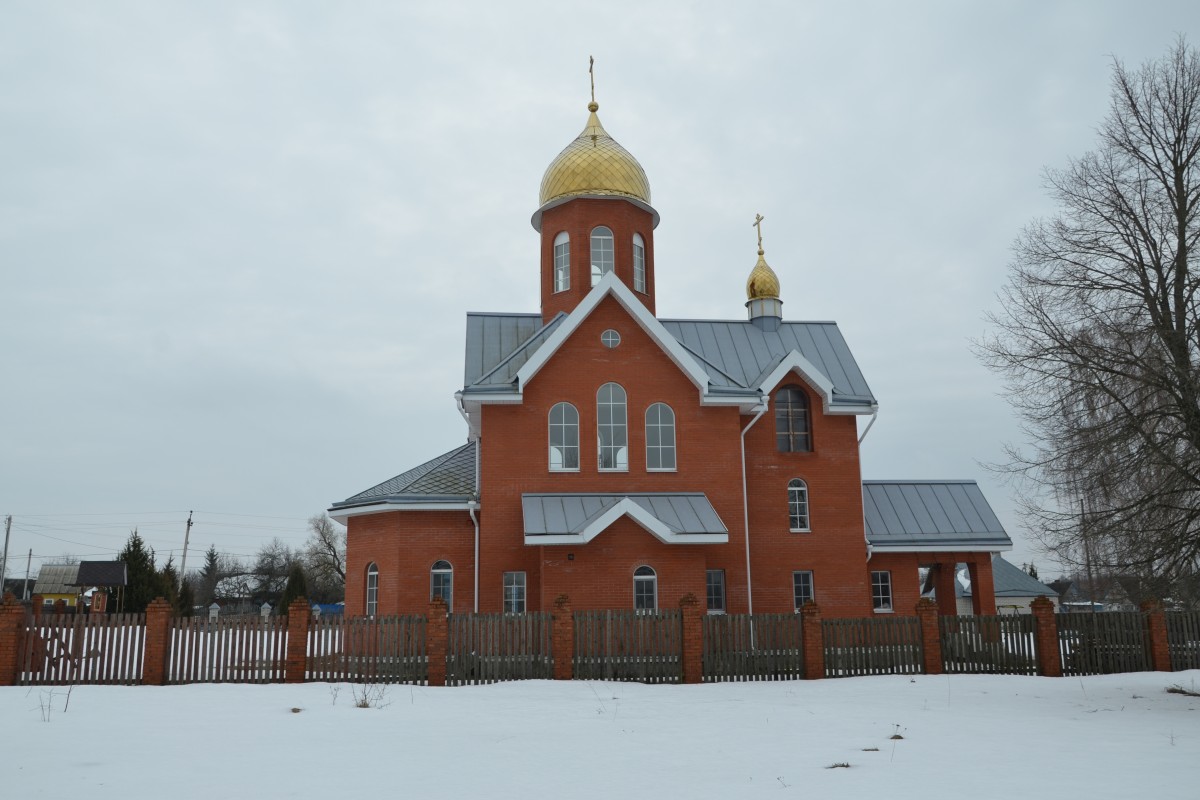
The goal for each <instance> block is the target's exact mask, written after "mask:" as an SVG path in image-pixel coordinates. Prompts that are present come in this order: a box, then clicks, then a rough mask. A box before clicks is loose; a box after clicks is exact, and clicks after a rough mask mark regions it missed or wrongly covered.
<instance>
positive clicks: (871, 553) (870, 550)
mask: <svg viewBox="0 0 1200 800" xmlns="http://www.w3.org/2000/svg"><path fill="white" fill-rule="evenodd" d="M878 416H879V407H878V406H876V407H875V410H874V411H872V412H871V421H870V422H868V423H867V429H866V430H865V431H863V432H862V436H860V437H858V443H859V444H862V443H863V439H865V438H867V434H868V433H870V432H871V426H872V425H874V424H875V419H876V418H877V417H878ZM858 489H859V497H860V498H861V497H862V494H861V492H862V454H861V453H860V454H859V456H858ZM862 504H863V541H864V542H866V545H867V563H868V564H870V563H871V557H872V556H874V555H875V548H873V547H871V540H870V539H868V538H867V501H866V499H865V498H864V499H863V501H862Z"/></svg>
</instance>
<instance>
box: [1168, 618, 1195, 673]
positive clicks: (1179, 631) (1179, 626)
mask: <svg viewBox="0 0 1200 800" xmlns="http://www.w3.org/2000/svg"><path fill="white" fill-rule="evenodd" d="M1166 617H1167V642H1168V647H1169V649H1170V651H1171V669H1173V670H1181V669H1200V611H1168V612H1167V613H1166Z"/></svg>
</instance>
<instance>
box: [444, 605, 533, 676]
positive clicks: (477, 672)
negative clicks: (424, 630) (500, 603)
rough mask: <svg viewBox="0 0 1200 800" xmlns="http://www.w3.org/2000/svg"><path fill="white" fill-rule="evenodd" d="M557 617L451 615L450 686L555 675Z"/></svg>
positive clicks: (449, 633)
mask: <svg viewBox="0 0 1200 800" xmlns="http://www.w3.org/2000/svg"><path fill="white" fill-rule="evenodd" d="M552 624H553V618H552V616H551V615H550V614H548V613H544V612H531V613H528V614H450V615H449V618H448V629H447V639H448V641H447V645H446V685H447V686H462V685H465V684H475V683H495V682H497V681H519V680H527V679H531V678H532V679H537V678H542V679H547V680H548V679H550V678H553V677H554V654H553V652H552V649H551V647H552V641H551V634H552Z"/></svg>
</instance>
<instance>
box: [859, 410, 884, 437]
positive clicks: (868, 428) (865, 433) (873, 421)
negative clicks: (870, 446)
mask: <svg viewBox="0 0 1200 800" xmlns="http://www.w3.org/2000/svg"><path fill="white" fill-rule="evenodd" d="M878 416H879V407H878V406H876V407H875V410H874V411H872V412H871V421H870V422H868V423H867V429H866V430H865V431H863V432H862V436H860V437H858V443H859V444H862V443H863V439H865V438H867V434H868V433H870V432H871V426H872V425H874V424H875V418H876V417H878Z"/></svg>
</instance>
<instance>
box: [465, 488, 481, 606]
mask: <svg viewBox="0 0 1200 800" xmlns="http://www.w3.org/2000/svg"><path fill="white" fill-rule="evenodd" d="M477 508H479V503H477V502H475V501H474V500H472V501H471V502H469V503H467V513H468V514H470V515H471V522H473V523H474V524H475V592H474V595H475V613H476V614H478V613H479V517H477V516H475V509H477Z"/></svg>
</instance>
